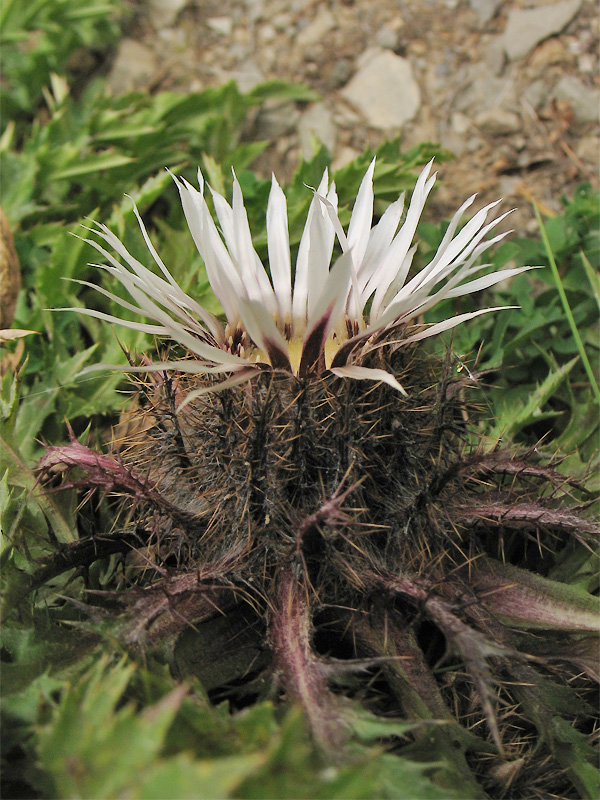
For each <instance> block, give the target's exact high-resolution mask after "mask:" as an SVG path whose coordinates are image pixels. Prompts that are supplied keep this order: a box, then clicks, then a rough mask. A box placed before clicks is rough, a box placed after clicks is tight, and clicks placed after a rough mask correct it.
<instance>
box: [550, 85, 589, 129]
mask: <svg viewBox="0 0 600 800" xmlns="http://www.w3.org/2000/svg"><path fill="white" fill-rule="evenodd" d="M552 97H554V98H555V99H556V100H566V101H567V103H569V105H570V106H571V108H572V109H573V113H574V114H575V119H576V120H577V122H583V123H585V122H597V121H598V111H599V108H600V102H599V101H600V94H599V92H598V89H595V88H592V87H590V86H586V85H585V84H584V83H582V82H581V81H580V80H578V79H577V78H575V77H574V76H573V75H563V77H562V78H561V79H560V81H559V82H558V84H557V85H556V86H555V87H554V90H553V92H552Z"/></svg>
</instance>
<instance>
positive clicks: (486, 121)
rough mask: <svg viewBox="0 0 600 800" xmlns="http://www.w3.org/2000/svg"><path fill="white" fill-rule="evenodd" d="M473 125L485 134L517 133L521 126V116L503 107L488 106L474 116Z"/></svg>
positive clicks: (502, 134) (503, 134)
mask: <svg viewBox="0 0 600 800" xmlns="http://www.w3.org/2000/svg"><path fill="white" fill-rule="evenodd" d="M474 122H475V125H477V127H478V128H479V130H480V131H481V133H483V134H485V135H486V136H507V135H508V134H511V133H517V132H518V131H520V130H521V128H522V127H523V123H522V122H521V118H520V117H519V116H518V114H514V113H513V112H512V111H505V110H504V109H503V108H490V109H488V110H486V111H481V112H480V113H479V114H477V116H476V117H475V120H474Z"/></svg>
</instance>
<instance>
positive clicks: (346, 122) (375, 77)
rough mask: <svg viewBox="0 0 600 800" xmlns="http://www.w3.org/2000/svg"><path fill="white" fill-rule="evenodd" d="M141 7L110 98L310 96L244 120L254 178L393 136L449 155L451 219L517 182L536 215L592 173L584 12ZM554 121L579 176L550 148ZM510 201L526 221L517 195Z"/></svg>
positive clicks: (443, 2)
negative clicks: (281, 81)
mask: <svg viewBox="0 0 600 800" xmlns="http://www.w3.org/2000/svg"><path fill="white" fill-rule="evenodd" d="M143 5H144V7H145V8H146V9H147V14H148V18H149V20H150V21H151V22H152V23H153V26H154V30H153V28H152V27H151V26H150V25H148V24H147V23H146V24H144V25H140V26H138V27H136V28H135V30H136V31H137V32H138V33H139V35H140V37H144V38H142V40H141V42H139V41H137V40H136V41H132V40H131V39H129V40H124V41H123V42H122V43H121V47H120V49H119V51H118V53H117V55H116V57H115V60H114V64H113V67H112V71H111V73H110V76H109V86H110V88H111V89H112V91H113V92H116V93H123V92H127V91H131V90H132V89H140V90H150V91H151V90H153V89H154V88H156V89H163V88H166V89H169V88H173V87H182V88H183V89H184V90H186V91H190V90H192V89H195V90H200V89H203V88H206V87H208V86H214V85H219V84H222V83H223V82H225V81H227V80H231V79H235V80H237V81H238V83H239V85H240V87H241V89H242V90H243V91H248V90H250V89H251V88H252V87H253V86H255V85H256V84H257V83H259V82H261V81H263V80H271V79H274V78H286V79H288V80H291V81H301V82H303V83H305V85H307V86H310V87H312V88H313V89H315V90H316V91H317V92H319V93H320V94H321V98H322V101H321V102H318V103H314V104H312V105H308V106H307V105H306V104H304V105H303V104H298V103H283V102H282V101H277V102H275V101H270V102H269V103H267V104H266V107H264V108H262V109H261V110H260V111H258V109H257V110H256V111H255V112H254V113H253V119H254V123H253V127H252V133H251V135H252V137H253V138H269V137H274V140H275V141H274V147H272V148H270V149H269V151H268V155H266V154H265V160H264V163H263V161H260V160H259V162H257V169H258V170H259V171H261V170H263V169H264V171H265V174H268V173H269V172H270V170H271V169H272V168H273V169H275V170H276V171H277V173H278V174H280V175H283V176H285V177H284V179H289V177H290V176H291V174H292V172H293V170H294V169H295V168H296V166H297V163H298V158H299V157H300V153H301V152H302V153H303V154H304V156H305V157H308V156H310V154H311V152H312V150H311V148H312V142H313V138H316V139H317V140H318V141H320V142H324V143H325V145H326V146H327V147H328V148H329V149H330V150H332V157H333V163H334V164H335V166H336V167H339V166H342V165H343V164H346V163H348V161H350V160H352V159H353V158H355V157H356V156H357V155H358V153H359V152H362V150H363V148H364V147H371V148H375V147H377V146H378V145H379V144H381V142H382V141H383V140H384V139H385V138H386V137H387V138H389V137H392V136H397V135H398V132H399V130H401V131H402V139H403V148H404V149H405V150H406V149H407V148H409V147H410V146H412V145H416V144H421V143H422V142H423V141H435V142H439V143H440V144H441V145H442V147H444V148H448V149H449V150H450V151H452V152H453V153H454V155H455V156H457V158H456V160H455V162H453V163H449V164H446V165H445V166H444V170H445V173H446V179H447V181H448V191H447V193H446V195H444V197H445V198H446V201H447V203H448V206H447V207H448V208H451V207H452V206H453V205H454V204H455V201H456V202H460V200H461V199H464V198H463V194H464V193H465V192H467V193H468V192H471V191H480V192H482V193H483V195H484V197H485V199H486V201H487V200H493V199H494V198H495V197H496V196H497V192H498V186H497V184H498V181H499V180H500V179H501V178H502V175H503V174H505V173H503V170H506V169H510V170H513V171H514V177H515V183H514V187H513V186H511V187H507V189H510V193H512V194H514V192H515V191H516V189H515V187H518V185H520V183H522V181H524V180H525V181H527V185H528V186H530V187H531V190H532V191H533V192H534V193H535V194H536V196H538V197H539V198H540V199H543V201H544V202H545V203H547V204H551V203H552V198H553V197H559V196H560V195H561V194H563V193H565V194H567V195H569V194H571V193H572V190H573V188H574V187H575V186H576V185H577V184H578V183H580V182H581V181H585V180H589V179H590V176H592V175H593V174H594V172H595V171H596V170H597V164H598V160H599V155H600V146H599V137H598V131H599V130H600V129H599V128H598V127H597V126H595V125H593V121H594V120H595V119H596V112H597V109H598V97H597V88H596V86H597V83H598V79H597V77H596V76H597V72H598V39H599V38H600V17H598V15H597V14H595V13H594V7H593V6H594V4H593V3H592V2H591V0H586V2H583V0H460V2H458V0H402V2H401V3H399V2H398V0H377V2H374V0H241V2H238V3H236V2H234V1H233V0H218V2H216V1H213V0H147V2H146V3H145V4H143ZM186 7H187V8H188V9H189V15H190V17H191V16H192V15H196V16H198V24H197V25H195V26H194V25H192V24H190V23H189V20H188V15H187V14H185V13H183V12H185V9H186ZM151 10H152V15H153V16H151V13H150V12H151ZM161 15H162V16H161ZM142 21H143V18H142ZM566 26H568V28H567V30H565V28H566ZM557 119H559V121H562V123H563V127H562V128H561V136H562V137H563V138H564V142H565V143H566V144H567V145H568V146H569V147H570V148H571V149H572V150H573V151H575V153H577V155H578V156H579V158H580V159H582V161H583V162H584V165H585V166H584V165H582V164H581V162H580V163H579V165H578V164H577V163H576V161H575V160H573V159H569V158H568V157H567V156H566V155H565V154H564V153H563V151H562V150H560V149H559V148H558V147H557V146H556V144H555V143H553V140H552V136H553V135H554V134H555V128H556V124H557ZM584 154H585V155H584ZM540 163H541V164H543V165H545V166H544V168H543V169H538V168H537V166H538V165H539V164H540ZM513 190H514V191H513ZM440 192H441V193H438V195H436V198H437V199H436V201H435V202H438V200H439V198H442V194H443V190H440ZM486 192H487V195H486ZM439 202H440V204H441V205H440V207H444V202H445V201H444V200H443V199H442V200H439ZM507 202H509V203H512V204H514V205H518V206H521V207H523V205H525V206H527V204H526V203H525V204H524V203H523V199H522V198H521V197H518V196H513V197H511V198H509V199H508V200H507ZM527 213H528V212H527V211H525V212H524V216H523V220H521V219H519V222H518V223H517V227H518V226H519V225H521V224H523V227H524V220H525V218H526V217H527ZM515 216H517V215H515Z"/></svg>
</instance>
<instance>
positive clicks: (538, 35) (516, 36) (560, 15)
mask: <svg viewBox="0 0 600 800" xmlns="http://www.w3.org/2000/svg"><path fill="white" fill-rule="evenodd" d="M580 7H581V0H563V1H562V2H560V3H554V4H553V5H545V6H537V7H536V8H528V9H513V10H511V11H510V13H509V15H508V22H507V23H506V28H505V30H504V33H503V35H502V43H503V46H504V50H505V51H506V55H507V56H508V58H509V60H511V61H514V60H515V59H518V58H524V56H526V55H527V54H528V53H530V52H531V51H532V50H533V48H534V47H536V46H537V45H538V44H539V43H540V42H543V41H544V39H547V38H548V37H549V36H553V35H554V34H556V33H560V32H561V31H562V29H563V28H564V27H566V25H568V24H569V22H570V21H571V20H572V19H573V17H574V16H575V14H577V12H578V11H579V9H580Z"/></svg>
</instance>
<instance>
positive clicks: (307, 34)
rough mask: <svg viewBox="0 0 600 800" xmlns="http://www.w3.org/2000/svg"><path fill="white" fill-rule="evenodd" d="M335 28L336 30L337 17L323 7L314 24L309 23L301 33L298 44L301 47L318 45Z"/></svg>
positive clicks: (297, 39) (297, 38) (313, 21)
mask: <svg viewBox="0 0 600 800" xmlns="http://www.w3.org/2000/svg"><path fill="white" fill-rule="evenodd" d="M333 28H335V17H334V16H333V14H332V13H331V11H330V10H329V9H328V8H326V7H321V8H320V9H319V11H318V12H317V15H316V17H315V18H314V19H313V20H312V22H309V24H308V25H307V26H306V28H304V30H302V31H300V33H299V34H298V36H297V37H296V43H297V44H298V46H299V47H309V46H310V45H313V44H317V42H320V41H321V40H322V39H323V38H324V37H325V36H326V35H327V34H328V33H329V31H330V30H332V29H333Z"/></svg>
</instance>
